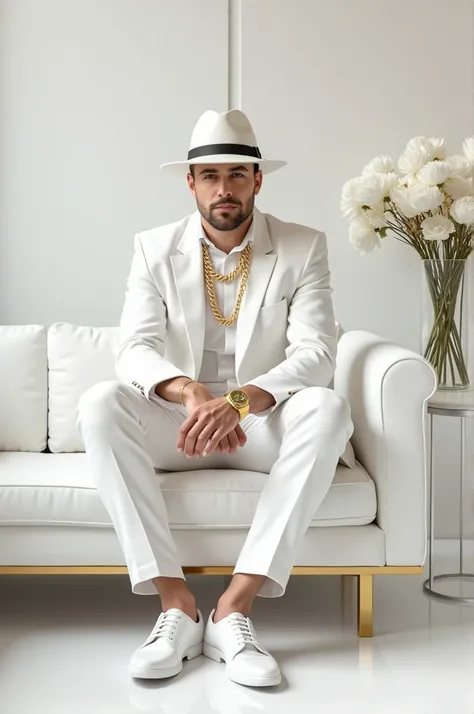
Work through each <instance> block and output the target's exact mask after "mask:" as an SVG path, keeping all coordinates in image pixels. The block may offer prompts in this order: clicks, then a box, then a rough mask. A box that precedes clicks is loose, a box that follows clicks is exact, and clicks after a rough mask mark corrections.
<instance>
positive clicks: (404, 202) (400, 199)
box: [390, 186, 421, 218]
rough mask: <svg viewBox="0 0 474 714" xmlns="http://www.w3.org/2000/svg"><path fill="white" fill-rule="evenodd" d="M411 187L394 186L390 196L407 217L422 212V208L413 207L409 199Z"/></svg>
mask: <svg viewBox="0 0 474 714" xmlns="http://www.w3.org/2000/svg"><path fill="white" fill-rule="evenodd" d="M408 191H409V188H407V187H406V186H394V187H393V188H392V190H391V191H390V198H391V199H392V201H393V202H394V204H395V206H396V207H397V208H398V209H399V210H400V211H401V212H402V213H403V215H404V216H406V217H407V218H413V217H414V216H418V214H420V213H421V211H420V210H418V209H415V208H413V206H412V205H411V203H410V201H409V199H408Z"/></svg>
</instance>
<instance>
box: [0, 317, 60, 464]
mask: <svg viewBox="0 0 474 714" xmlns="http://www.w3.org/2000/svg"><path fill="white" fill-rule="evenodd" d="M47 400H48V371H47V364H46V330H45V328H44V327H42V326H41V325H0V451H43V450H44V449H45V448H46V439H47V419H48V402H47Z"/></svg>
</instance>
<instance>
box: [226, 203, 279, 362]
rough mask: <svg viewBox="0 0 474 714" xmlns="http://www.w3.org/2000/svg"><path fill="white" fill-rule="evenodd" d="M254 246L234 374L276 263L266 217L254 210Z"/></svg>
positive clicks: (236, 349) (238, 333)
mask: <svg viewBox="0 0 474 714" xmlns="http://www.w3.org/2000/svg"><path fill="white" fill-rule="evenodd" d="M253 220H254V221H255V226H254V246H253V249H252V260H251V263H250V271H249V278H248V282H247V288H246V290H245V293H244V297H243V299H242V304H241V306H240V312H239V316H238V318H237V333H236V340H235V342H236V344H235V370H236V374H237V373H238V371H239V368H240V365H241V364H242V361H243V358H244V356H245V353H246V351H247V349H248V346H249V343H250V340H251V338H252V333H253V331H254V328H255V323H256V321H257V317H258V312H259V310H260V307H261V306H262V302H263V298H264V296H265V292H266V290H267V286H268V283H269V281H270V278H271V275H272V272H273V268H274V265H275V261H276V255H272V254H271V251H272V250H273V243H272V242H271V239H270V235H269V233H268V227H267V223H266V221H265V217H264V216H263V214H262V213H260V211H259V210H258V209H256V208H255V209H254V218H253Z"/></svg>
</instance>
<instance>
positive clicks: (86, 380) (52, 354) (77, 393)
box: [48, 322, 355, 468]
mask: <svg viewBox="0 0 474 714" xmlns="http://www.w3.org/2000/svg"><path fill="white" fill-rule="evenodd" d="M336 325H337V330H338V340H339V339H340V336H341V335H342V334H343V331H342V328H341V326H340V325H339V323H336ZM118 338H119V328H118V327H85V326H80V325H71V324H69V323H67V322H56V323H54V324H53V325H51V327H50V328H49V330H48V368H49V417H48V421H49V440H48V446H49V449H50V451H52V452H53V453H67V452H73V451H84V443H83V441H82V439H81V438H80V436H79V434H78V432H77V417H76V409H77V405H78V403H79V398H80V397H81V395H82V394H83V393H84V392H85V391H86V390H87V389H89V387H92V386H93V385H94V384H96V383H97V382H101V381H105V380H110V379H117V375H116V372H115V360H114V350H115V348H116V346H117V344H118ZM329 386H330V387H331V388H332V383H331V385H329ZM339 462H340V463H342V464H344V465H345V466H348V467H349V468H354V466H355V455H354V450H353V448H352V445H351V443H350V442H348V443H347V445H346V448H345V451H344V453H343V454H342V456H341V457H340V459H339Z"/></svg>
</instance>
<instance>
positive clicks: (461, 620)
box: [0, 546, 474, 714]
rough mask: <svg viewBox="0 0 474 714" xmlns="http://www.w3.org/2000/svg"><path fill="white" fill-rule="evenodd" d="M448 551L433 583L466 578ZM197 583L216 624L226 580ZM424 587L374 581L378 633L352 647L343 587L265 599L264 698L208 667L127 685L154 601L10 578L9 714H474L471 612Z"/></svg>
mask: <svg viewBox="0 0 474 714" xmlns="http://www.w3.org/2000/svg"><path fill="white" fill-rule="evenodd" d="M450 551H451V554H449V552H448V551H447V549H446V546H444V547H443V548H442V550H440V557H439V558H438V559H437V571H441V570H446V569H448V570H449V569H456V567H457V565H456V563H455V558H454V557H453V556H454V553H453V551H452V547H451V548H450ZM469 560H471V559H470V558H469ZM469 565H471V566H472V565H473V563H472V561H471V562H470V563H469ZM189 582H190V584H191V588H192V590H193V592H194V593H195V594H196V596H197V598H198V606H199V607H200V609H201V610H202V612H203V614H204V616H207V614H208V613H209V611H210V610H211V608H212V607H213V606H214V604H215V602H216V599H217V597H218V595H219V594H220V592H221V591H222V589H223V588H224V587H225V579H224V578H223V577H220V576H216V577H204V576H192V577H190V578H189ZM421 584H422V577H421V576H420V577H408V576H402V577H379V578H376V581H375V604H376V609H375V613H376V615H375V635H374V637H373V639H366V640H360V639H358V637H357V635H356V630H355V589H354V582H353V579H352V578H349V579H347V580H346V583H345V585H344V586H343V587H342V586H341V578H338V577H329V576H322V577H318V578H312V577H305V576H299V577H293V578H292V579H291V581H290V584H289V587H288V590H287V593H286V595H285V596H284V597H283V598H278V599H275V600H268V599H263V598H258V599H257V601H256V604H255V607H254V611H253V621H254V624H255V626H256V629H257V632H258V634H259V636H260V638H261V640H262V642H263V643H264V644H265V645H266V646H267V647H268V649H269V650H270V651H271V652H272V654H273V655H274V656H275V657H276V658H277V660H278V662H279V664H280V667H281V669H282V673H283V679H282V682H281V684H280V685H279V686H278V687H275V688H270V689H266V690H259V689H256V688H248V687H242V686H239V685H238V684H234V683H233V682H230V681H229V680H228V679H227V678H226V675H225V665H224V664H220V665H218V664H217V663H215V662H213V661H211V660H208V659H206V658H205V657H198V658H197V659H195V660H193V661H192V662H190V663H188V662H186V661H185V662H184V669H183V671H182V672H181V674H179V675H178V676H177V677H175V678H173V679H169V680H162V681H158V682H139V681H136V680H132V679H130V678H129V676H128V675H127V662H128V658H129V656H130V654H131V653H132V651H133V650H134V649H135V647H137V646H138V645H140V644H141V643H142V642H143V640H144V639H145V638H146V636H147V635H148V634H149V631H150V630H151V627H152V625H153V624H154V622H155V619H156V617H157V615H158V612H159V609H158V600H157V599H155V598H153V597H139V596H133V595H131V593H130V590H129V584H128V579H127V578H125V577H97V576H96V577H89V578H84V577H78V576H69V577H53V576H45V577H30V576H28V577H25V576H15V577H13V576H6V577H3V578H1V579H0V712H1V714H33V712H34V713H35V714H46V713H47V714H76V713H77V714H79V712H80V713H81V714H83V713H84V712H91V713H92V714H107V713H108V712H110V713H113V714H125V713H127V714H128V713H132V712H137V711H139V712H140V711H148V712H156V713H157V714H158V713H160V714H191V713H192V714H210V713H211V712H212V713H219V714H257V713H258V712H269V713H271V714H283V713H284V714H288V712H293V713H297V712H313V711H314V712H324V713H325V714H330V713H332V712H343V711H344V712H346V711H347V712H351V714H355V713H356V712H364V714H368V713H369V712H370V713H372V712H374V713H375V712H377V714H383V713H385V712H397V714H399V712H400V711H402V709H403V711H404V712H417V713H418V712H429V713H430V714H433V713H437V712H440V713H441V712H442V713H443V714H446V712H450V713H452V714H468V713H469V714H473V712H474V676H473V671H474V608H470V607H462V606H457V605H452V604H442V603H438V602H434V601H432V600H430V599H428V598H426V597H425V596H424V595H423V594H422V592H421ZM465 594H466V595H470V594H471V593H470V592H468V591H465Z"/></svg>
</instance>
